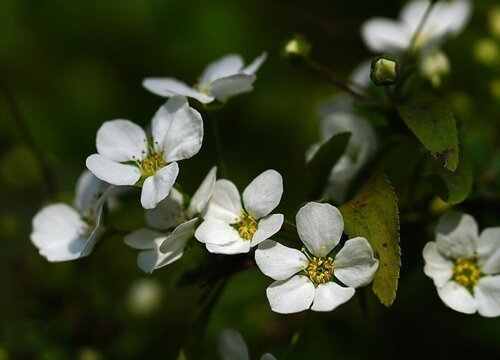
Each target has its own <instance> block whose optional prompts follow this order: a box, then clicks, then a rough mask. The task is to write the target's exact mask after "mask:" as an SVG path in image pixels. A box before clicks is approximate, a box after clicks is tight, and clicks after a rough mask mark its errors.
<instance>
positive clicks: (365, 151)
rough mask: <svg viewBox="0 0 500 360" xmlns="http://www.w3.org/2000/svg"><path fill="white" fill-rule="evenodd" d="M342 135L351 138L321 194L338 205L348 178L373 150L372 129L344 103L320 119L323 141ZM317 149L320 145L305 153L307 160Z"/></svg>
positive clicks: (347, 188) (343, 194)
mask: <svg viewBox="0 0 500 360" xmlns="http://www.w3.org/2000/svg"><path fill="white" fill-rule="evenodd" d="M342 132H350V133H351V138H350V139H349V143H348V144H347V147H346V150H345V152H344V154H343V155H342V156H341V157H340V158H339V160H338V161H337V163H336V164H335V165H334V166H333V168H332V170H331V171H330V175H329V177H328V183H327V186H326V189H325V191H324V195H326V196H328V197H330V198H332V199H333V200H335V201H338V202H343V201H344V200H345V197H346V195H347V191H348V190H349V186H350V183H351V181H352V179H353V178H354V177H355V176H356V174H357V173H358V172H359V170H360V169H361V168H362V167H363V166H364V165H365V164H366V163H367V162H368V160H369V159H370V157H371V156H373V154H374V152H375V150H376V148H377V137H376V134H375V131H374V130H373V127H372V126H371V125H370V123H368V121H367V120H365V119H364V118H363V117H361V116H359V115H357V114H355V113H354V112H353V110H352V109H349V108H348V105H347V104H346V105H345V109H340V110H331V112H330V113H329V114H327V115H326V116H324V117H323V118H322V119H321V136H322V141H323V142H326V141H328V140H329V139H330V138H331V137H332V136H334V135H336V134H339V133H342ZM320 146H321V144H320V143H316V144H313V145H312V146H311V148H310V149H309V150H308V152H307V154H306V159H307V161H310V160H311V159H312V158H313V156H314V154H315V153H316V152H317V151H318V149H319V147H320Z"/></svg>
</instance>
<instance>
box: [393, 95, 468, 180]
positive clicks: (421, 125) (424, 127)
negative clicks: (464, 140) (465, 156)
mask: <svg viewBox="0 0 500 360" xmlns="http://www.w3.org/2000/svg"><path fill="white" fill-rule="evenodd" d="M397 110H398V112H399V115H400V116H401V117H402V118H403V120H404V121H405V123H406V125H407V126H408V127H409V128H410V130H411V131H412V132H413V133H414V134H415V136H416V137H417V138H418V139H419V140H420V142H421V143H422V145H424V146H425V148H426V149H427V150H429V151H430V152H431V153H432V154H433V155H434V156H440V157H442V158H443V161H444V167H445V168H446V169H448V170H450V171H455V170H456V168H457V166H458V155H459V154H458V153H459V149H458V134H457V126H456V123H455V117H454V116H453V112H452V111H451V108H450V107H449V106H448V105H447V104H446V103H445V102H443V101H442V100H440V99H437V98H434V97H426V98H420V99H413V100H410V101H409V102H407V103H403V104H401V105H398V106H397Z"/></svg>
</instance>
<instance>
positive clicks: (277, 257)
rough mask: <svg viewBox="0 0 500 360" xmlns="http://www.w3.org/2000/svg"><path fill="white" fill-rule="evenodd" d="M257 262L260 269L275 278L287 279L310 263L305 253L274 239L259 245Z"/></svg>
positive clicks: (256, 252)
mask: <svg viewBox="0 0 500 360" xmlns="http://www.w3.org/2000/svg"><path fill="white" fill-rule="evenodd" d="M255 262H256V263H257V266H258V267H259V269H260V271H262V272H263V273H264V274H265V275H267V276H269V277H270V278H273V279H274V280H286V279H288V278H289V277H291V276H292V275H294V274H296V273H298V272H299V271H302V270H304V269H306V268H307V266H308V265H309V261H308V260H307V258H306V256H305V255H304V253H302V252H301V251H299V250H296V249H291V248H289V247H286V246H283V245H281V244H280V243H277V242H276V241H273V240H267V241H264V242H263V243H262V244H260V245H259V247H258V248H257V250H255Z"/></svg>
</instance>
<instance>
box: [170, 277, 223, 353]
mask: <svg viewBox="0 0 500 360" xmlns="http://www.w3.org/2000/svg"><path fill="white" fill-rule="evenodd" d="M229 277H230V275H227V276H225V277H223V278H221V279H219V280H218V281H217V282H216V283H215V284H214V285H213V287H212V288H211V289H210V290H209V291H208V295H207V297H206V300H205V302H204V303H203V306H202V308H201V310H200V312H199V313H198V315H197V316H196V319H195V320H194V321H193V324H192V325H191V329H190V331H189V333H188V335H187V338H186V340H185V341H184V344H183V346H182V349H181V351H180V355H179V358H181V354H182V355H183V356H184V358H186V359H199V358H200V357H201V355H202V354H203V349H202V347H203V346H202V345H203V337H204V334H205V330H206V328H207V325H208V321H209V320H210V316H211V315H212V312H213V310H214V308H215V305H216V304H217V301H218V300H219V298H220V296H221V295H222V293H223V292H224V289H225V287H226V285H227V282H228V280H229Z"/></svg>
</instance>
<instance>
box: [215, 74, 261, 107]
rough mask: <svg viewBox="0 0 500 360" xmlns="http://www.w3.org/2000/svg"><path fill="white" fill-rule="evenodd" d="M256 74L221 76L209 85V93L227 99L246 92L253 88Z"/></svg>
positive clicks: (219, 98)
mask: <svg viewBox="0 0 500 360" xmlns="http://www.w3.org/2000/svg"><path fill="white" fill-rule="evenodd" d="M256 78H257V77H256V76H255V75H247V74H237V75H231V76H228V77H224V78H220V79H217V80H215V81H213V82H212V83H211V84H210V87H209V93H210V95H212V96H215V98H216V99H217V100H219V101H225V100H226V99H227V98H228V97H230V96H234V95H239V94H244V93H247V92H249V91H252V89H253V86H252V84H253V82H254V81H255V79H256Z"/></svg>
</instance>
